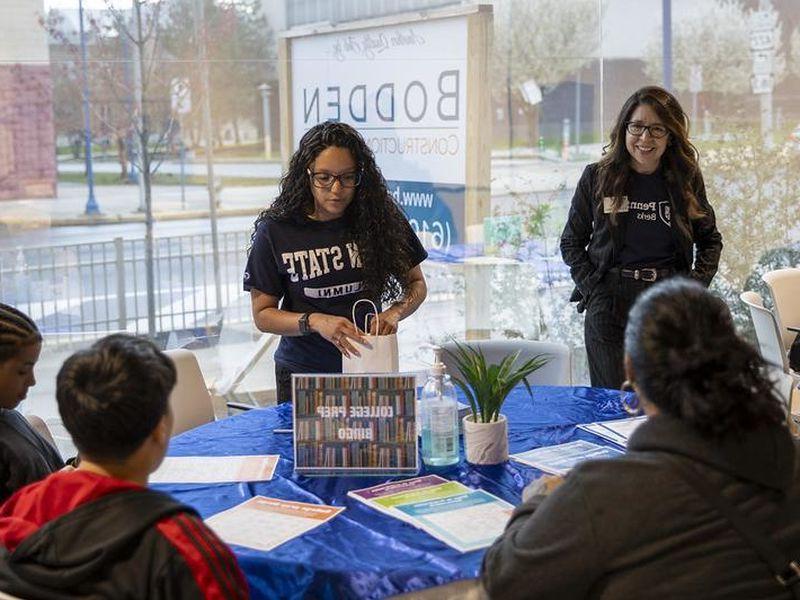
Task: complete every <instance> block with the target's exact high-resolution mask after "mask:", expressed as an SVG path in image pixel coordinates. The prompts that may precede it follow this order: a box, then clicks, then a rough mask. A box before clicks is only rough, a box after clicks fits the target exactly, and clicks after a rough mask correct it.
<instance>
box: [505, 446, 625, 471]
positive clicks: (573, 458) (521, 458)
mask: <svg viewBox="0 0 800 600" xmlns="http://www.w3.org/2000/svg"><path fill="white" fill-rule="evenodd" d="M622 454H623V452H620V451H619V450H616V449H614V448H609V447H608V446H600V445H598V444H593V443H591V442H587V441H584V440H577V441H575V442H568V443H566V444H558V445H557V446H542V447H541V448H534V449H533V450H528V451H527V452H520V453H518V454H512V455H511V457H510V458H511V459H512V460H515V461H517V462H521V463H523V464H526V465H528V466H531V467H533V468H534V469H539V470H540V471H544V472H546V473H552V474H553V475H566V474H567V472H569V470H570V469H572V467H574V466H575V465H577V464H578V463H582V462H584V461H586V460H597V459H601V458H616V457H618V456H622Z"/></svg>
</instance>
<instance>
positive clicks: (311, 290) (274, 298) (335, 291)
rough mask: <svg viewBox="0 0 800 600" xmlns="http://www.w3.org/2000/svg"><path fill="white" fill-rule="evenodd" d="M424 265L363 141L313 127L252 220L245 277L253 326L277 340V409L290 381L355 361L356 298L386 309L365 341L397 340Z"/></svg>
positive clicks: (420, 292)
mask: <svg viewBox="0 0 800 600" xmlns="http://www.w3.org/2000/svg"><path fill="white" fill-rule="evenodd" d="M426 257H427V253H426V252H425V250H424V248H423V247H422V245H421V244H420V242H419V239H418V238H417V236H416V235H415V234H414V232H413V230H412V229H411V226H410V225H409V224H408V221H407V219H406V218H405V215H404V214H403V212H402V211H401V210H400V208H399V207H398V206H397V205H396V204H395V202H394V200H393V199H392V197H391V196H390V195H389V193H388V191H387V189H386V181H385V180H384V179H383V175H381V172H380V170H379V169H378V166H377V165H376V164H375V157H374V156H373V154H372V150H370V148H369V146H367V144H366V142H365V141H364V139H363V138H362V137H361V135H360V134H359V133H358V132H357V131H356V130H355V129H353V128H352V127H350V126H349V125H346V124H344V123H337V122H331V121H329V122H326V123H320V124H318V125H315V126H314V127H312V128H311V129H309V130H308V131H307V132H306V133H305V135H303V137H302V139H301V140H300V144H299V148H298V150H297V151H296V152H295V153H294V155H293V156H292V159H291V161H290V162H289V170H288V172H287V173H286V174H285V175H284V177H283V179H282V180H281V185H280V192H279V194H278V197H277V198H276V199H275V201H274V202H273V203H272V205H271V206H270V207H269V208H267V209H266V210H264V211H262V212H261V214H260V215H259V216H258V218H257V219H256V222H255V228H254V231H253V235H252V240H251V247H250V252H249V256H248V259H247V267H246V268H245V274H244V288H245V290H246V291H249V292H250V296H251V303H252V308H253V318H254V320H255V323H256V326H257V327H258V328H259V329H260V330H261V331H265V332H269V333H277V334H279V335H281V336H282V338H281V342H280V344H279V346H278V350H277V351H276V352H275V376H276V382H277V387H278V401H279V402H288V401H289V400H291V374H292V373H337V372H341V370H342V355H345V356H349V355H351V354H355V355H358V354H359V351H358V344H359V343H360V344H364V343H365V340H364V338H363V337H362V332H361V330H360V329H359V328H358V327H357V325H356V324H354V323H353V322H352V321H351V320H350V319H351V311H352V307H353V304H354V303H355V302H356V301H357V300H360V299H362V298H366V299H369V300H372V301H373V302H374V303H375V305H376V306H377V307H378V308H379V309H380V308H381V305H382V302H388V303H391V305H390V306H389V308H388V309H386V310H384V311H383V312H381V315H380V319H378V320H376V319H373V320H372V321H371V324H370V331H369V333H372V334H381V335H383V334H389V333H394V332H396V331H397V323H398V322H399V321H400V320H401V319H404V318H406V317H407V316H408V315H410V314H411V313H413V312H414V311H415V310H416V309H417V308H418V307H419V305H420V304H422V301H423V300H424V299H425V295H426V293H427V287H426V285H425V278H424V276H423V274H422V269H421V268H420V263H421V262H422V261H423V260H425V258H426ZM357 322H360V323H363V319H360V320H359V319H357ZM378 322H379V323H380V331H376V323H378Z"/></svg>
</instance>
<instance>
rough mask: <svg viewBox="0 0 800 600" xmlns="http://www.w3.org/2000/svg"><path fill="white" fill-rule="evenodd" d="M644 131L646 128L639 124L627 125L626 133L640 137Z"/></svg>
mask: <svg viewBox="0 0 800 600" xmlns="http://www.w3.org/2000/svg"><path fill="white" fill-rule="evenodd" d="M645 129H647V128H646V127H645V126H644V125H642V124H641V123H628V133H630V134H631V135H642V134H643V133H644V130H645Z"/></svg>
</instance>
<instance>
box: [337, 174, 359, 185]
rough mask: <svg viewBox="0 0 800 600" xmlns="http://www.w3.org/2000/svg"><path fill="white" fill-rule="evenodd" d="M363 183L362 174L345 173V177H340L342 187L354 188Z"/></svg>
mask: <svg viewBox="0 0 800 600" xmlns="http://www.w3.org/2000/svg"><path fill="white" fill-rule="evenodd" d="M360 181H361V173H359V172H355V173H344V174H343V175H339V183H341V184H342V187H346V188H352V187H356V186H357V185H358V184H359V182H360Z"/></svg>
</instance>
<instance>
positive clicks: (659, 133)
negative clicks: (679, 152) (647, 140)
mask: <svg viewBox="0 0 800 600" xmlns="http://www.w3.org/2000/svg"><path fill="white" fill-rule="evenodd" d="M625 129H626V130H627V131H628V133H630V134H631V135H636V136H639V135H644V132H645V131H646V132H648V133H649V134H650V137H654V138H662V137H664V136H665V135H667V134H668V133H669V130H668V129H667V128H666V127H664V126H663V125H644V124H643V123H637V122H636V121H628V122H627V123H625Z"/></svg>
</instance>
